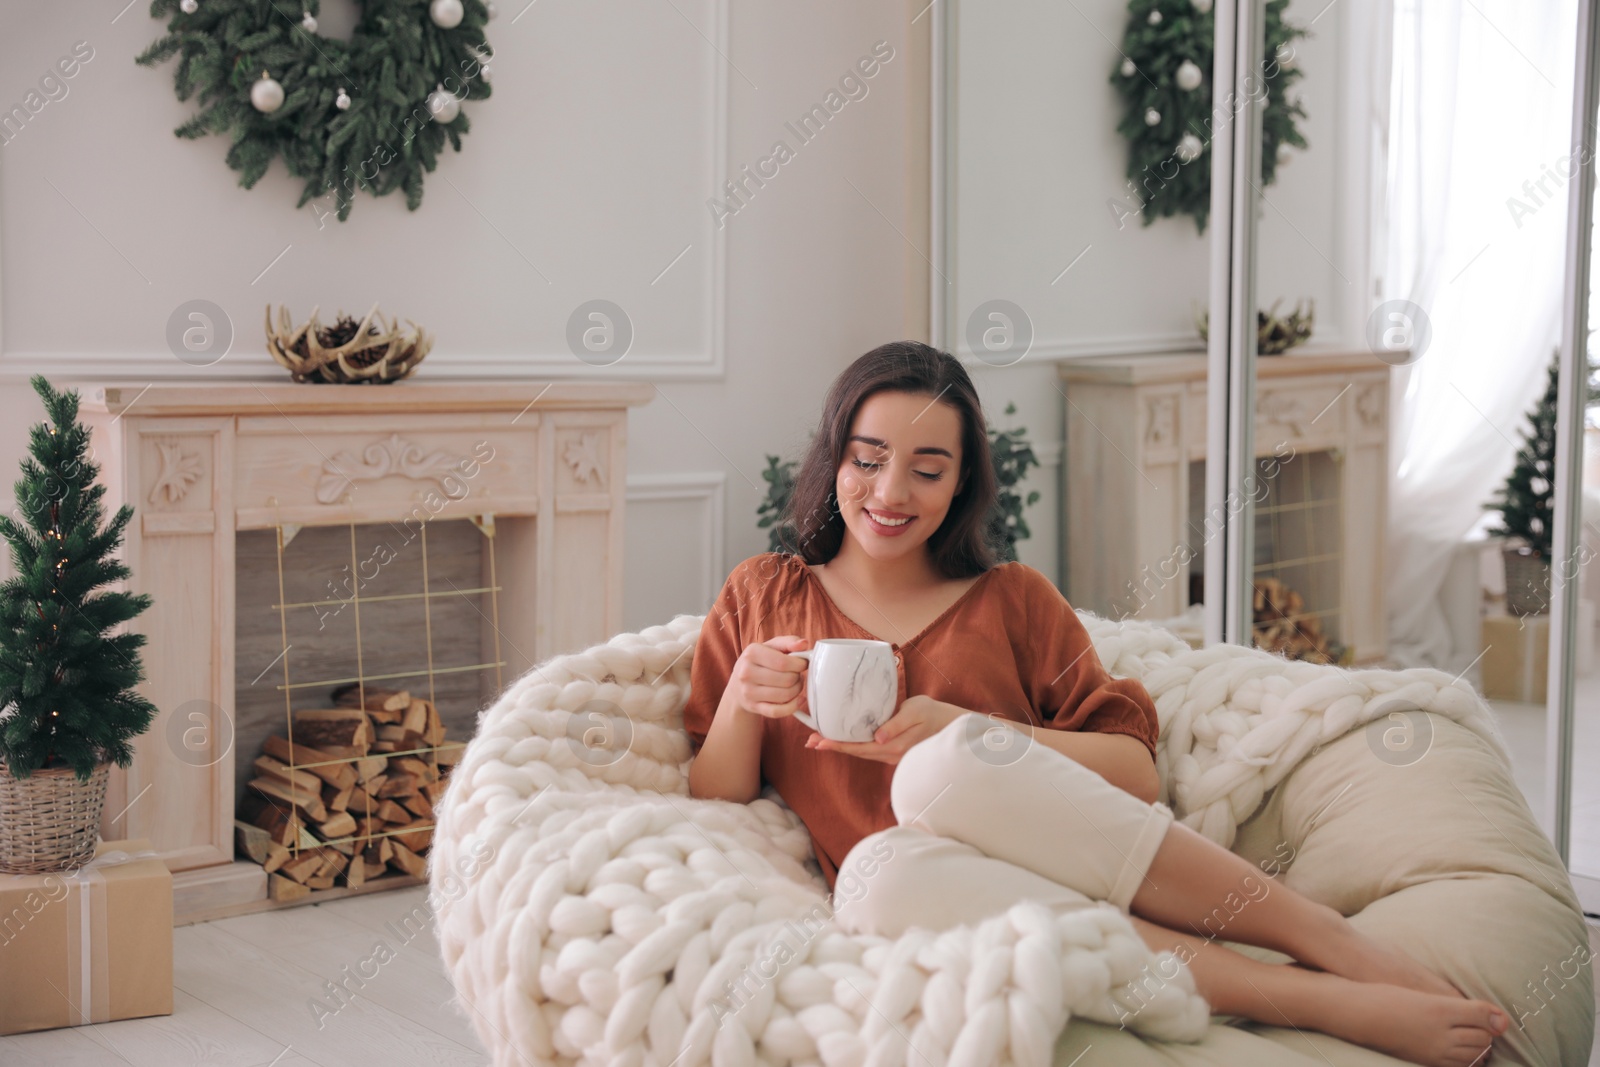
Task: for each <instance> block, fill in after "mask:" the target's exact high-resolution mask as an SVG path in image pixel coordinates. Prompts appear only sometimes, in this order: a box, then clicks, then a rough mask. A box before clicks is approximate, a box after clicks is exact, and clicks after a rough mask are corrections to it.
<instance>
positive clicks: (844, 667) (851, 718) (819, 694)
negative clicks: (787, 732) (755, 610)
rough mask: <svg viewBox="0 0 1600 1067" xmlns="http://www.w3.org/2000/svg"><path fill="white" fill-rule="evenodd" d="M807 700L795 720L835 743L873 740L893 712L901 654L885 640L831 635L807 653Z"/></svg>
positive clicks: (896, 695) (897, 694)
mask: <svg viewBox="0 0 1600 1067" xmlns="http://www.w3.org/2000/svg"><path fill="white" fill-rule="evenodd" d="M789 654H790V655H791V656H799V657H800V658H801V659H804V660H808V661H810V663H811V666H810V667H808V668H806V703H807V704H808V705H809V706H810V708H811V714H810V715H807V714H806V713H805V712H796V713H795V716H794V717H795V718H797V719H799V720H800V721H801V722H803V723H805V724H806V725H807V726H809V727H811V728H812V729H813V730H815V731H817V733H819V734H821V735H822V736H823V737H826V738H828V739H830V740H833V741H871V740H872V735H873V734H875V733H877V732H878V727H880V726H882V725H883V724H884V723H886V722H888V721H889V717H890V716H892V715H893V714H894V713H895V708H896V706H897V698H898V696H899V693H900V678H899V672H898V670H897V666H898V664H899V662H900V657H899V656H897V655H895V652H894V648H893V647H892V646H891V645H890V644H889V642H887V641H863V640H856V639H854V638H843V637H840V638H834V637H827V638H823V639H822V640H820V641H818V642H816V644H815V645H814V646H813V647H812V648H810V649H807V650H806V651H804V652H791V653H789Z"/></svg>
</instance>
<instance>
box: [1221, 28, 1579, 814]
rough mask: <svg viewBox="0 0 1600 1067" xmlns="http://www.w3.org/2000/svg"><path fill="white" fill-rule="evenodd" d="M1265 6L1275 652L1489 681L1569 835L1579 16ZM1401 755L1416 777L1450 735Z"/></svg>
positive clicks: (1267, 620)
mask: <svg viewBox="0 0 1600 1067" xmlns="http://www.w3.org/2000/svg"><path fill="white" fill-rule="evenodd" d="M1272 6H1273V5H1270V4H1269V5H1267V8H1268V13H1267V24H1266V27H1265V31H1266V33H1265V35H1266V55H1265V57H1264V58H1265V61H1266V62H1267V63H1268V64H1269V65H1270V64H1271V63H1273V62H1274V61H1276V62H1277V63H1278V64H1279V65H1280V66H1285V67H1287V68H1288V74H1289V76H1290V77H1289V78H1287V79H1286V80H1285V83H1284V86H1283V93H1282V95H1281V96H1280V95H1278V94H1277V93H1276V92H1274V93H1272V94H1270V95H1269V97H1268V100H1267V103H1266V108H1265V112H1264V115H1263V127H1264V133H1263V143H1262V163H1263V169H1262V174H1261V177H1260V186H1259V190H1258V192H1259V201H1260V207H1259V214H1258V228H1257V234H1256V250H1255V267H1256V270H1255V279H1256V281H1255V285H1256V288H1255V297H1256V303H1257V305H1258V307H1259V309H1260V312H1261V323H1260V337H1259V339H1258V351H1259V353H1260V355H1259V357H1258V362H1257V367H1256V372H1257V374H1256V383H1255V384H1256V394H1255V432H1256V441H1255V447H1256V453H1257V456H1258V457H1259V459H1260V462H1261V464H1262V468H1261V470H1260V471H1259V472H1258V473H1260V475H1261V476H1262V480H1263V484H1264V485H1265V490H1264V492H1263V493H1262V494H1261V495H1260V496H1258V497H1257V498H1256V500H1255V508H1254V515H1253V517H1252V532H1253V535H1254V558H1253V574H1252V585H1253V591H1254V594H1255V604H1254V608H1255V610H1254V619H1253V627H1254V631H1255V635H1256V640H1257V643H1258V644H1260V645H1262V646H1264V647H1268V648H1273V649H1277V650H1279V651H1282V652H1283V653H1284V654H1285V655H1289V656H1291V657H1296V658H1305V659H1310V660H1314V661H1318V662H1336V663H1345V664H1350V665H1356V666H1362V665H1371V666H1387V667H1434V668H1439V669H1441V670H1444V671H1446V672H1448V674H1449V675H1450V676H1451V677H1457V678H1464V679H1466V680H1468V681H1470V682H1471V683H1472V684H1473V685H1474V686H1475V687H1476V688H1477V689H1478V690H1479V691H1480V692H1482V693H1483V694H1484V696H1485V697H1486V698H1487V699H1488V700H1489V702H1490V703H1491V705H1492V707H1493V708H1494V710H1495V712H1496V717H1497V721H1498V723H1499V725H1500V727H1501V729H1502V730H1503V732H1504V735H1505V737H1506V740H1507V742H1508V744H1509V746H1510V748H1511V751H1512V755H1513V762H1514V771H1515V775H1516V779H1517V782H1518V784H1519V786H1520V787H1521V788H1522V790H1523V791H1524V793H1525V795H1526V796H1527V799H1528V801H1529V804H1530V807H1531V808H1532V809H1533V810H1534V811H1535V812H1542V813H1545V814H1546V822H1547V825H1546V827H1545V829H1546V830H1547V831H1548V832H1551V833H1552V834H1554V832H1555V830H1554V827H1553V826H1552V825H1548V823H1549V822H1550V820H1549V818H1548V804H1547V798H1548V797H1549V796H1550V792H1549V790H1550V788H1551V786H1550V782H1551V766H1550V764H1549V761H1548V759H1547V738H1548V736H1549V735H1548V733H1547V729H1546V719H1547V709H1548V708H1549V707H1551V706H1553V705H1552V704H1551V703H1550V701H1551V700H1552V699H1553V695H1554V694H1553V693H1552V692H1551V687H1550V686H1549V684H1548V679H1549V676H1550V675H1549V672H1548V665H1549V664H1550V663H1552V662H1557V663H1559V662H1561V659H1562V655H1563V652H1564V649H1563V647H1562V645H1563V643H1564V641H1563V639H1561V638H1559V637H1558V638H1556V639H1555V640H1552V636H1553V631H1552V626H1551V611H1552V606H1553V605H1552V584H1551V581H1550V579H1549V574H1550V566H1549V563H1548V561H1549V560H1550V559H1551V558H1552V557H1551V552H1552V545H1551V536H1550V535H1551V518H1550V516H1551V509H1552V505H1553V502H1554V486H1553V485H1552V479H1551V471H1550V468H1549V465H1548V460H1549V457H1550V456H1551V454H1552V449H1553V447H1554V443H1555V433H1556V419H1555V413H1556V406H1557V396H1556V392H1555V383H1556V378H1555V377H1554V375H1555V371H1556V367H1557V363H1558V360H1557V357H1558V352H1559V350H1560V346H1561V339H1562V330H1563V313H1562V305H1563V301H1562V293H1563V284H1564V280H1565V276H1566V275H1565V265H1564V255H1563V252H1564V248H1565V245H1566V234H1567V215H1568V211H1567V203H1566V202H1567V196H1568V188H1567V183H1568V182H1569V180H1570V177H1571V174H1572V170H1571V168H1570V167H1563V166H1562V165H1561V160H1563V159H1564V158H1566V157H1567V156H1569V154H1570V150H1571V149H1570V138H1571V120H1572V114H1573V107H1572V99H1573V97H1572V93H1573V84H1574V83H1573V68H1574V63H1573V57H1574V54H1575V33H1576V11H1577V3H1576V0H1552V2H1551V3H1547V4H1538V5H1525V4H1517V3H1514V2H1512V0H1494V2H1482V3H1474V4H1471V5H1457V4H1430V3H1417V2H1414V0H1393V2H1392V3H1385V2H1377V0H1371V2H1360V0H1358V2H1355V3H1339V4H1335V5H1325V4H1323V3H1321V2H1318V0H1307V2H1302V0H1291V2H1290V3H1288V4H1287V5H1285V6H1283V7H1282V9H1281V12H1279V14H1278V15H1277V16H1276V17H1277V18H1278V19H1279V20H1280V22H1281V25H1280V26H1278V27H1275V26H1274V24H1273V19H1274V17H1275V16H1274V15H1273V13H1272V10H1271V9H1272ZM1301 31H1304V32H1303V33H1302V32H1301ZM1302 142H1303V143H1302ZM1590 581H1591V583H1592V584H1600V581H1596V580H1595V579H1591V580H1590ZM1575 607H1576V609H1577V611H1576V615H1575V625H1574V628H1573V631H1572V636H1573V637H1574V638H1575V640H1576V644H1575V648H1576V652H1575V654H1574V657H1573V662H1574V664H1575V665H1576V666H1577V669H1578V675H1577V677H1578V684H1579V686H1580V688H1581V687H1582V686H1583V685H1585V684H1594V685H1595V686H1596V687H1597V691H1600V674H1594V673H1591V672H1592V667H1591V666H1590V664H1591V663H1592V662H1593V657H1592V654H1591V653H1590V651H1589V649H1590V647H1591V646H1592V644H1593V634H1594V627H1595V615H1594V608H1593V602H1592V601H1583V600H1579V601H1578V602H1577V604H1576V605H1575ZM1417 723H1418V720H1410V721H1409V722H1408V723H1407V724H1405V728H1406V729H1412V728H1420V727H1418V725H1417ZM1402 732H1403V731H1402ZM1396 736H1399V735H1396ZM1404 743H1405V744H1406V745H1408V746H1409V751H1410V752H1411V753H1412V755H1413V756H1414V757H1415V758H1421V756H1422V755H1423V754H1425V753H1426V751H1427V748H1428V744H1429V738H1427V737H1424V736H1416V737H1409V738H1407V739H1406V740H1405V741H1404ZM1406 758H1412V757H1409V756H1406V755H1404V754H1400V753H1396V754H1394V756H1393V759H1394V760H1403V759H1406Z"/></svg>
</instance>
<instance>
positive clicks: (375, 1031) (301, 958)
mask: <svg viewBox="0 0 1600 1067" xmlns="http://www.w3.org/2000/svg"><path fill="white" fill-rule="evenodd" d="M407 916H412V921H411V925H410V929H411V931H412V933H410V934H408V933H407V932H406V927H405V925H404V923H405V920H406V918H407ZM426 916H427V896H426V891H425V890H424V888H423V887H421V886H417V887H415V888H411V889H400V890H395V891H393V892H388V893H377V894H373V895H371V896H365V897H356V898H353V899H350V900H341V901H334V902H332V903H329V904H321V905H316V906H311V907H302V908H293V909H290V910H288V911H276V912H266V913H263V914H259V915H246V916H241V917H239V918H235V919H223V920H220V921H218V922H211V923H201V924H199V925H196V926H180V927H179V928H178V929H176V930H175V931H173V982H174V984H175V985H176V987H177V988H176V989H175V990H174V992H173V1005H172V1007H173V1011H172V1014H171V1015H170V1016H158V1017H155V1018H150V1019H129V1020H126V1021H123V1022H115V1023H102V1024H100V1025H98V1026H84V1027H77V1028H75V1029H69V1030H45V1031H41V1032H38V1033H33V1034H21V1035H18V1036H15V1037H0V1064H5V1067H102V1065H105V1067H122V1065H126V1064H133V1065H136V1067H146V1065H148V1067H189V1065H195V1067H199V1065H208V1067H210V1065H215V1067H224V1065H226V1067H267V1065H269V1064H270V1065H271V1067H310V1065H313V1064H315V1065H321V1067H347V1065H349V1067H360V1065H365V1064H373V1063H382V1064H385V1065H387V1067H410V1065H419V1067H420V1065H427V1067H469V1065H470V1067H477V1065H482V1064H487V1063H488V1062H489V1060H488V1056H487V1055H486V1054H485V1053H484V1051H483V1048H482V1046H481V1045H480V1044H479V1043H478V1039H477V1036H476V1035H475V1034H474V1033H473V1031H472V1026H471V1023H470V1021H469V1020H467V1019H465V1018H463V1017H462V1016H460V1015H459V1014H458V1013H457V1011H456V1009H455V1007H454V1006H453V1004H452V1003H451V997H452V993H451V989H450V983H449V981H448V980H447V979H446V978H445V975H444V964H443V963H442V962H441V960H440V959H439V948H438V944H437V943H436V942H435V940H434V937H433V928H432V922H431V919H429V918H426ZM390 923H393V924H394V925H393V926H392V927H391V926H390V925H389V924H390ZM380 941H382V942H385V943H386V944H387V945H388V946H389V947H390V948H391V949H392V950H393V958H392V959H390V960H389V961H388V962H386V963H382V964H381V965H380V964H378V962H377V957H375V956H374V950H375V948H376V947H377V945H378V943H379V942H380ZM364 961H371V962H365V963H364ZM346 967H349V969H350V970H349V973H350V974H352V975H356V976H357V978H356V979H347V978H346V972H345V968H346ZM374 967H376V969H377V972H378V973H377V975H376V977H374V978H372V979H371V980H369V981H366V982H365V988H357V986H356V981H357V980H360V976H361V975H362V974H371V973H372V971H373V969H374ZM341 980H342V981H348V983H349V986H350V987H351V988H353V989H357V995H356V996H355V997H353V998H350V999H349V1001H348V1005H347V1006H346V1007H344V1008H343V1010H341V1011H339V1012H338V1013H337V1014H334V1015H332V1016H331V1017H326V1016H320V1015H319V1013H318V1012H316V1011H315V1010H314V1009H313V1007H312V1005H313V1003H314V1002H315V1001H316V1000H318V999H323V1000H324V1003H325V1004H327V1005H328V1006H329V1007H330V1008H332V1007H337V1006H338V1001H336V1000H334V999H333V998H331V997H330V996H329V995H328V993H327V990H326V989H325V987H324V986H325V983H327V982H330V981H341Z"/></svg>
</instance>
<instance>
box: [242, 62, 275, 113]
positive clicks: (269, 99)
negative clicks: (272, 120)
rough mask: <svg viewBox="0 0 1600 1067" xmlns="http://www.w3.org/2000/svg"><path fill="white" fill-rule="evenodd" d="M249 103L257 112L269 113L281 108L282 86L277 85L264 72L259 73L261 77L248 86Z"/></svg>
mask: <svg viewBox="0 0 1600 1067" xmlns="http://www.w3.org/2000/svg"><path fill="white" fill-rule="evenodd" d="M250 103H251V104H252V105H253V106H254V107H255V109H256V110H257V111H261V112H265V113H269V114H270V113H271V112H274V111H276V110H278V109H279V108H280V107H282V106H283V86H281V85H279V84H278V83H277V82H276V81H275V80H273V78H272V77H271V76H270V75H268V74H267V72H266V71H262V72H261V77H260V78H257V79H256V83H255V84H254V85H252V86H250Z"/></svg>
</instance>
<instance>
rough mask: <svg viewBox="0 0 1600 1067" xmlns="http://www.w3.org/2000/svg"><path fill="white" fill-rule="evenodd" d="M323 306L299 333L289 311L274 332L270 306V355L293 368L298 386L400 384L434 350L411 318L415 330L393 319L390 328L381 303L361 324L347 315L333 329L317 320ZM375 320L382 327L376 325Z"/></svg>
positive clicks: (281, 314)
mask: <svg viewBox="0 0 1600 1067" xmlns="http://www.w3.org/2000/svg"><path fill="white" fill-rule="evenodd" d="M320 306H321V305H318V306H317V307H313V308H312V309H311V317H310V318H308V319H307V320H306V321H305V323H304V324H303V325H301V326H300V327H299V328H298V329H296V328H295V327H294V324H293V323H292V321H291V320H290V318H289V309H288V307H286V306H285V307H280V308H279V309H278V324H277V326H276V327H274V326H273V323H272V305H270V304H268V305H267V351H268V352H270V353H271V354H272V358H273V359H275V360H277V361H278V362H279V363H281V364H283V365H284V366H285V367H287V368H289V370H290V372H291V373H292V374H293V376H294V380H295V381H297V382H351V383H359V382H372V383H379V382H394V381H399V380H400V379H401V378H404V377H406V376H408V375H409V374H411V372H412V371H414V370H415V369H416V367H417V364H418V363H421V362H422V358H423V357H424V356H426V355H427V354H428V350H429V349H430V348H432V347H433V335H432V334H430V333H429V332H428V331H427V330H425V329H423V328H422V327H420V326H418V325H417V324H416V323H415V322H411V320H410V319H407V320H406V321H407V322H408V323H410V324H411V326H410V329H409V330H402V329H400V327H399V326H398V324H397V323H396V322H395V321H393V320H390V321H389V322H387V323H384V322H383V319H382V316H381V314H380V313H379V311H378V305H377V304H373V305H372V308H371V310H369V311H368V312H367V314H366V316H365V317H364V318H362V320H361V321H360V322H359V323H357V322H356V320H355V319H353V318H351V317H350V316H348V315H346V314H345V313H344V312H342V311H341V312H340V313H339V321H338V322H336V323H334V324H333V325H332V326H323V325H322V324H321V323H320V322H318V321H317V311H318V308H320ZM374 318H377V319H378V320H379V325H373V319H374Z"/></svg>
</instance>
